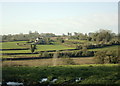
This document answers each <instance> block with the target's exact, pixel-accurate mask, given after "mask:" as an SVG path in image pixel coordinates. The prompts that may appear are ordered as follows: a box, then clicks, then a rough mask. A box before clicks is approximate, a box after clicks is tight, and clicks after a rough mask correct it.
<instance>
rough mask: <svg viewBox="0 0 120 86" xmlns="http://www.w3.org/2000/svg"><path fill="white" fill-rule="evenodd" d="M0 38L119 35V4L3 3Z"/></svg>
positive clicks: (0, 14)
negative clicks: (104, 31)
mask: <svg viewBox="0 0 120 86" xmlns="http://www.w3.org/2000/svg"><path fill="white" fill-rule="evenodd" d="M0 10H1V11H0V16H2V17H1V19H0V29H1V32H0V34H19V33H29V31H33V32H34V31H38V32H39V33H55V34H63V33H65V34H67V33H68V32H72V33H73V32H80V33H89V32H95V31H98V30H99V29H108V30H112V32H115V33H118V3H117V2H2V3H0Z"/></svg>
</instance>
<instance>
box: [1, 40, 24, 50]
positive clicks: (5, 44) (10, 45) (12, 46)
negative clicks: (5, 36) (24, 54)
mask: <svg viewBox="0 0 120 86" xmlns="http://www.w3.org/2000/svg"><path fill="white" fill-rule="evenodd" d="M16 43H26V41H15V42H2V43H1V44H2V49H16V48H25V47H22V46H18V45H16Z"/></svg>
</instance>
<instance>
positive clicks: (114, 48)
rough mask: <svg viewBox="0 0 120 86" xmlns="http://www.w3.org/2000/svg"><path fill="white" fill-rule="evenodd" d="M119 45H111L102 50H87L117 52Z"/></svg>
mask: <svg viewBox="0 0 120 86" xmlns="http://www.w3.org/2000/svg"><path fill="white" fill-rule="evenodd" d="M119 47H120V45H113V46H108V47H104V48H96V49H88V50H89V51H104V50H118V49H119Z"/></svg>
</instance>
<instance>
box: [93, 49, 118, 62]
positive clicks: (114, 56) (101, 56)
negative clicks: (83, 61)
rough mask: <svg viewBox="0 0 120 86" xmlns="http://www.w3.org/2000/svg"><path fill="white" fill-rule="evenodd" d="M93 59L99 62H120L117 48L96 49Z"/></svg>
mask: <svg viewBox="0 0 120 86" xmlns="http://www.w3.org/2000/svg"><path fill="white" fill-rule="evenodd" d="M95 61H96V63H99V64H106V63H114V64H116V63H120V56H119V53H118V51H117V50H111V51H98V52H96V53H95Z"/></svg>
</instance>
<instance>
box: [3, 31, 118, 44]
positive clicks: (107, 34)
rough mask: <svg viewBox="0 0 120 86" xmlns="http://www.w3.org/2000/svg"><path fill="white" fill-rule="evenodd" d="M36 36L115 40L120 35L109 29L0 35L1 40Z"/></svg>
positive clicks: (27, 38) (27, 39)
mask: <svg viewBox="0 0 120 86" xmlns="http://www.w3.org/2000/svg"><path fill="white" fill-rule="evenodd" d="M37 37H48V38H50V37H58V38H59V37H68V38H69V39H78V40H88V41H97V42H100V41H103V42H109V41H111V40H117V39H118V37H120V34H115V33H112V32H111V31H110V30H103V29H101V30H99V31H97V32H92V33H88V34H83V33H78V32H74V35H72V33H69V32H68V34H67V35H65V34H63V35H61V36H57V35H55V34H53V33H41V34H39V33H38V32H37V31H35V32H32V31H30V32H29V34H22V33H20V34H16V35H11V34H9V35H2V40H3V41H19V40H23V41H24V40H26V41H29V40H34V39H36V38H37Z"/></svg>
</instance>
